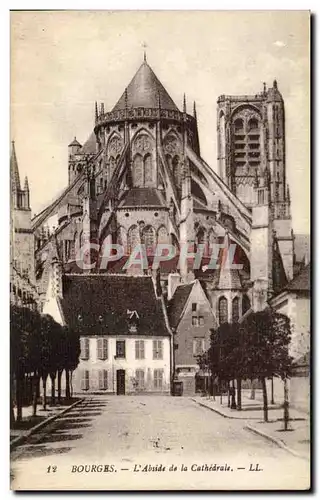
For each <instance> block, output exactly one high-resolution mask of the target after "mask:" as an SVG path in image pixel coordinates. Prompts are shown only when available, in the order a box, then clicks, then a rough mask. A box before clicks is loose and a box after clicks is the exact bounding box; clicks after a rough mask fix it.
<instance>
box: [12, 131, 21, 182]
mask: <svg viewBox="0 0 320 500" xmlns="http://www.w3.org/2000/svg"><path fill="white" fill-rule="evenodd" d="M10 180H11V189H20V176H19V167H18V161H17V156H16V148H15V145H14V141H12V151H11V158H10Z"/></svg>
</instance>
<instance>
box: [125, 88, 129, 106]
mask: <svg viewBox="0 0 320 500" xmlns="http://www.w3.org/2000/svg"><path fill="white" fill-rule="evenodd" d="M124 106H125V109H128V88H127V87H126V88H125V91H124Z"/></svg>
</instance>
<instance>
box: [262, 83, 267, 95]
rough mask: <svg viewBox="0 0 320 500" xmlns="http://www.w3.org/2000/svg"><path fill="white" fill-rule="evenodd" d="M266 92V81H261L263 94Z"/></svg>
mask: <svg viewBox="0 0 320 500" xmlns="http://www.w3.org/2000/svg"><path fill="white" fill-rule="evenodd" d="M266 93H267V84H266V82H263V94H264V95H266Z"/></svg>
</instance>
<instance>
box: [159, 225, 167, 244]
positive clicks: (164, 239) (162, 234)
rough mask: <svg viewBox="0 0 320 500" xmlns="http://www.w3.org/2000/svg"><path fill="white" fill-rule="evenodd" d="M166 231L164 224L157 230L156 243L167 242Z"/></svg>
mask: <svg viewBox="0 0 320 500" xmlns="http://www.w3.org/2000/svg"><path fill="white" fill-rule="evenodd" d="M168 239H169V238H168V231H167V229H166V228H165V227H164V226H161V227H160V228H159V230H158V243H160V244H165V243H168Z"/></svg>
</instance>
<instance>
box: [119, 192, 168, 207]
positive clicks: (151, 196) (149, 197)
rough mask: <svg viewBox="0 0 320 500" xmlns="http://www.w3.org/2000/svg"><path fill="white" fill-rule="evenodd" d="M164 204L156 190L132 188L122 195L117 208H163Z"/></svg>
mask: <svg viewBox="0 0 320 500" xmlns="http://www.w3.org/2000/svg"><path fill="white" fill-rule="evenodd" d="M163 206H165V203H164V201H163V199H162V197H161V195H160V192H159V191H158V189H155V188H132V189H130V190H129V191H127V192H126V193H125V195H124V198H123V200H122V201H121V202H120V204H119V207H121V208H123V207H163Z"/></svg>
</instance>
